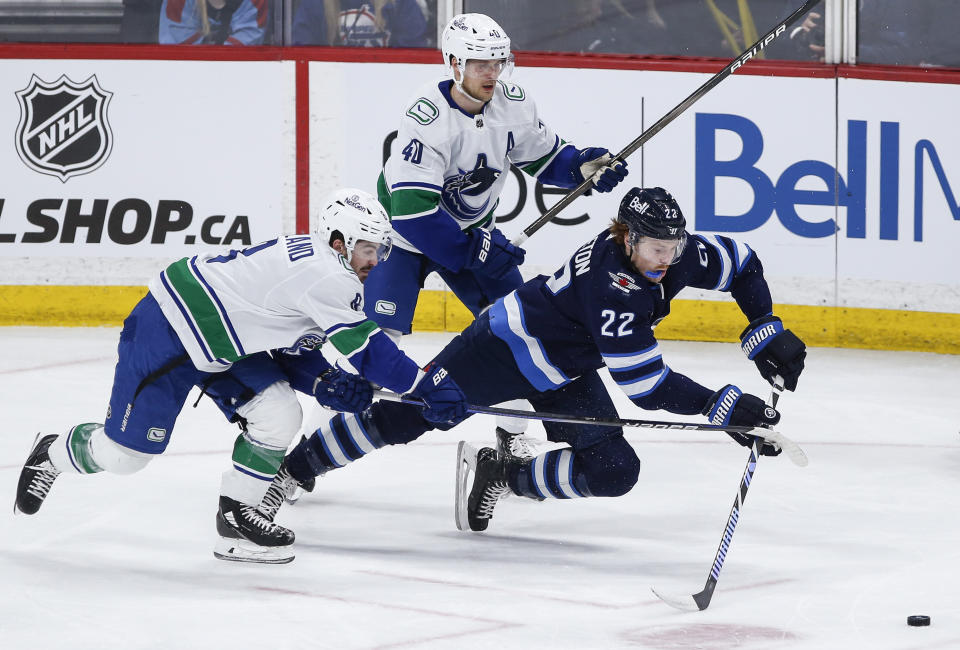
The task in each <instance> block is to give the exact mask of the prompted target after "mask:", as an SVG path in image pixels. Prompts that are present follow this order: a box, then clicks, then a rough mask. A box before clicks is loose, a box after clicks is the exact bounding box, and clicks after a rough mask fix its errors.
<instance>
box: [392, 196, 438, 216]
mask: <svg viewBox="0 0 960 650" xmlns="http://www.w3.org/2000/svg"><path fill="white" fill-rule="evenodd" d="M439 203H440V195H439V194H437V193H436V192H431V191H429V190H422V189H399V190H396V189H395V190H393V192H392V193H391V194H390V216H391V217H395V216H401V217H403V216H406V215H411V214H419V213H425V214H429V213H431V212H433V211H434V210H436V209H437V205H439Z"/></svg>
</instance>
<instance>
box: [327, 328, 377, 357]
mask: <svg viewBox="0 0 960 650" xmlns="http://www.w3.org/2000/svg"><path fill="white" fill-rule="evenodd" d="M376 329H377V324H376V323H374V322H373V321H372V320H365V321H363V322H362V323H360V324H359V325H355V326H353V327H351V328H349V329H343V330H340V331H339V332H337V333H335V334H333V335H331V336H330V342H331V343H333V347H335V348H337V351H338V352H339V353H340V354H342V355H343V356H345V357H349V356H350V355H351V354H353V353H354V352H356V351H357V350H359V349H360V348H362V347H363V346H364V345H366V343H367V339H369V338H370V335H371V334H373V332H374V330H376Z"/></svg>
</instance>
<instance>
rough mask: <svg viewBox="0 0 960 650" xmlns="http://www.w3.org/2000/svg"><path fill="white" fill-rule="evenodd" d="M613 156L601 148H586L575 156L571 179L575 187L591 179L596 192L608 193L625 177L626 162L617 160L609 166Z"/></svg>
mask: <svg viewBox="0 0 960 650" xmlns="http://www.w3.org/2000/svg"><path fill="white" fill-rule="evenodd" d="M611 160H613V156H611V155H610V152H609V151H607V150H606V149H604V148H603V147H587V148H586V149H584V150H583V151H581V152H580V154H579V155H578V156H577V159H576V162H575V163H574V165H575V166H574V168H573V178H574V180H575V181H576V182H577V185H579V184H580V183H582V182H583V181H584V180H585V179H587V178H592V179H593V186H594V187H596V188H597V191H598V192H609V191H610V190H612V189H613V188H615V187H616V186H617V184H618V183H619V182H620V181H622V180H623V179H624V178H626V177H627V161H626V160H618V161H617V162H615V163H614V164H612V165H611V164H610V161H611Z"/></svg>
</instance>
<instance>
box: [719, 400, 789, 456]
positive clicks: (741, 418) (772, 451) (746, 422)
mask: <svg viewBox="0 0 960 650" xmlns="http://www.w3.org/2000/svg"><path fill="white" fill-rule="evenodd" d="M701 413H702V414H703V415H706V416H707V417H708V418H709V419H710V424H716V425H718V426H728V425H732V426H735V427H762V426H768V427H772V426H773V425H775V424H776V423H777V422H779V421H780V413H778V412H777V410H776V409H774V408H771V407H769V406H767V405H766V404H765V403H764V401H763V400H762V399H760V398H759V397H757V396H756V395H751V394H750V393H744V392H743V391H742V390H740V389H739V388H737V387H736V386H734V385H733V384H727V385H726V386H724V387H723V388H721V389H720V390H718V391H717V392H716V393H714V394H713V395H711V396H710V399H708V400H707V405H706V406H704V407H703V411H701ZM726 433H727V435H728V436H730V437H731V438H733V439H734V440H736V441H737V442H738V443H739V444H741V445H743V446H744V447H749V446H751V445H752V444H753V439H754V438H755V436H751V435H749V434H745V433H732V432H730V431H727V432H726ZM780 452H781V449H780V447H778V446H777V445H775V444H773V443H771V442H766V441H763V443H762V444H761V445H760V455H761V456H777V455H779V454H780Z"/></svg>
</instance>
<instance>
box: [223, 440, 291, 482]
mask: <svg viewBox="0 0 960 650" xmlns="http://www.w3.org/2000/svg"><path fill="white" fill-rule="evenodd" d="M285 453H286V451H285V450H283V449H267V448H265V447H260V446H259V445H254V444H252V443H251V442H249V441H248V440H246V439H245V438H244V437H243V435H240V436H237V439H236V441H235V442H234V444H233V465H234V467H236V468H237V469H239V470H240V471H241V472H244V473H245V474H252V475H254V476H258V477H259V478H264V479H267V480H270V479H272V478H273V476H274V475H276V473H277V470H279V469H280V464H281V463H283V457H284V455H285Z"/></svg>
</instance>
